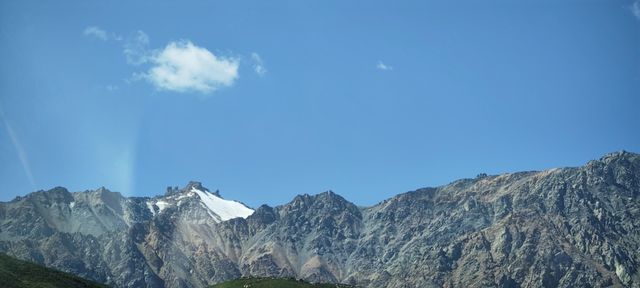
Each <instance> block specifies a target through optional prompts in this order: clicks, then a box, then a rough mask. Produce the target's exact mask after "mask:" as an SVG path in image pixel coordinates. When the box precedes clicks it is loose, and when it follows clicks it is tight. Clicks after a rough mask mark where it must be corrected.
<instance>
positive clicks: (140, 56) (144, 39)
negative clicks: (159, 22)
mask: <svg viewBox="0 0 640 288" xmlns="http://www.w3.org/2000/svg"><path fill="white" fill-rule="evenodd" d="M148 47H149V35H147V33H144V31H141V30H138V31H136V32H135V33H133V34H132V35H131V36H129V37H128V38H127V40H126V41H125V43H124V49H123V51H122V53H124V56H125V57H127V63H129V64H132V65H140V64H142V63H145V62H147V61H148V60H149V51H148V49H149V48H148Z"/></svg>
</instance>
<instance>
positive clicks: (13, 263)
mask: <svg viewBox="0 0 640 288" xmlns="http://www.w3.org/2000/svg"><path fill="white" fill-rule="evenodd" d="M0 283H2V287H5V288H30V287H52V288H53V287H60V288H74V287H78V288H79V287H83V288H85V287H86V288H93V287H95V288H101V287H107V286H106V285H102V284H98V283H95V282H92V281H89V280H85V279H82V278H80V277H76V276H73V275H70V274H67V273H64V272H60V271H57V270H53V269H49V268H45V267H42V266H39V265H36V264H33V263H29V262H25V261H21V260H18V259H15V258H12V257H9V256H7V255H5V254H2V253H0Z"/></svg>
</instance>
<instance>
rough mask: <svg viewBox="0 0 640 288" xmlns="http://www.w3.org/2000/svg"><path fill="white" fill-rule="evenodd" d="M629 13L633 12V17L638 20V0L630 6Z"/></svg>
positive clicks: (639, 14) (639, 17) (639, 7)
mask: <svg viewBox="0 0 640 288" xmlns="http://www.w3.org/2000/svg"><path fill="white" fill-rule="evenodd" d="M631 12H633V15H634V16H636V18H638V20H640V0H636V1H635V2H633V4H631Z"/></svg>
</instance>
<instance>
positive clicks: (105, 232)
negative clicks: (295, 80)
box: [0, 151, 640, 287]
mask: <svg viewBox="0 0 640 288" xmlns="http://www.w3.org/2000/svg"><path fill="white" fill-rule="evenodd" d="M225 197H228V198H233V197H231V196H227V195H225ZM0 251H2V252H6V253H7V254H9V255H13V256H15V257H18V258H21V259H26V260H30V261H34V262H37V263H42V264H44V265H46V266H48V267H53V268H56V269H60V270H63V271H66V272H70V273H73V274H76V275H79V276H82V277H86V278H89V279H93V280H95V281H98V282H102V283H107V284H109V285H114V286H115V287H204V286H206V285H211V284H215V283H219V282H222V281H225V280H230V279H235V278H238V277H241V276H258V277H264V276H277V277H296V278H302V279H305V280H308V281H318V282H334V283H349V284H356V285H360V286H365V287H461V286H474V285H481V286H497V287H521V286H522V287H530V286H540V287H603V286H628V287H640V272H639V271H638V267H640V252H638V251H640V155H638V154H635V153H630V152H624V151H623V152H615V153H611V154H607V155H605V156H603V157H602V158H600V159H599V160H594V161H590V162H588V163H587V164H585V165H584V166H582V167H576V168H557V169H550V170H544V171H528V172H518V173H507V174H502V175H478V177H477V178H474V179H462V180H458V181H454V182H452V183H450V184H448V185H444V186H440V187H435V188H423V189H418V190H416V191H412V192H407V193H402V194H399V195H397V196H394V197H392V198H390V199H387V200H385V201H382V202H380V203H378V204H376V205H373V206H371V207H358V206H356V205H354V204H353V203H350V202H349V201H347V200H346V199H344V198H342V197H341V196H339V195H337V194H335V193H333V192H331V191H328V192H323V193H320V194H317V195H307V194H304V195H298V196H296V197H295V198H294V199H293V200H292V201H291V202H289V203H286V204H283V205H280V206H276V207H269V206H266V205H263V206H260V207H256V208H255V210H254V209H252V208H249V207H247V206H245V205H244V204H242V203H240V202H236V201H232V200H225V199H224V198H222V196H221V195H220V193H219V192H217V191H215V192H211V191H210V190H208V189H206V188H204V187H203V186H202V185H201V184H200V183H198V182H191V183H189V184H188V185H187V186H186V187H184V188H182V189H176V188H168V189H167V191H166V193H165V194H164V195H162V196H156V197H152V198H149V197H129V198H126V197H123V196H122V195H120V194H119V193H116V192H111V191H109V190H107V189H105V188H100V189H98V190H91V191H84V192H69V191H67V190H66V189H65V188H62V187H56V188H54V189H51V190H48V191H38V192H34V193H31V194H28V195H26V196H24V197H18V198H16V199H14V200H12V201H10V202H6V203H0Z"/></svg>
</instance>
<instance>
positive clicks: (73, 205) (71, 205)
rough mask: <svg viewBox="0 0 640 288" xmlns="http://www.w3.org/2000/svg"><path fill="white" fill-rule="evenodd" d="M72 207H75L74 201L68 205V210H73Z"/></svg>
mask: <svg viewBox="0 0 640 288" xmlns="http://www.w3.org/2000/svg"><path fill="white" fill-rule="evenodd" d="M73 207H76V201H73V202H71V203H69V208H71V209H73Z"/></svg>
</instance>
